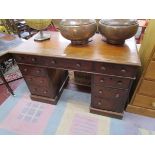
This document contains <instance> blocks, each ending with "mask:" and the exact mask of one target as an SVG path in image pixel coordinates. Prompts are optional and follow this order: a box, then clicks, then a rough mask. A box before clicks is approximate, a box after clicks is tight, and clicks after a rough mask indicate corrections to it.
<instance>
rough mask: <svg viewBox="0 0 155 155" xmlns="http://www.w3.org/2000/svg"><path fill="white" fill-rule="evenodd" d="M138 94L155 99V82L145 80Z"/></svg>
mask: <svg viewBox="0 0 155 155" xmlns="http://www.w3.org/2000/svg"><path fill="white" fill-rule="evenodd" d="M138 92H139V94H144V95H150V96H153V97H155V82H153V81H147V80H143V82H142V83H141V86H140V88H139V91H138Z"/></svg>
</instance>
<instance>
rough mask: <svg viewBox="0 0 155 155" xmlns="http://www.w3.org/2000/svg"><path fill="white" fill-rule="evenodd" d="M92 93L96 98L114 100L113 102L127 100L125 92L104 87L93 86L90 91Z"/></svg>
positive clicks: (126, 92)
mask: <svg viewBox="0 0 155 155" xmlns="http://www.w3.org/2000/svg"><path fill="white" fill-rule="evenodd" d="M92 93H93V94H94V95H95V96H96V97H102V98H108V99H114V100H122V101H124V100H127V96H128V91H127V90H121V89H113V88H106V87H100V86H95V87H94V88H93V89H92Z"/></svg>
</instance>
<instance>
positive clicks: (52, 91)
mask: <svg viewBox="0 0 155 155" xmlns="http://www.w3.org/2000/svg"><path fill="white" fill-rule="evenodd" d="M92 39H93V42H91V43H89V44H88V45H86V46H73V45H71V44H70V42H69V41H68V40H66V39H64V38H63V37H62V36H61V35H60V33H59V32H53V33H51V39H50V40H48V41H44V42H35V41H33V38H32V39H30V40H28V41H27V42H25V43H24V44H22V45H21V46H19V47H17V48H15V49H13V50H11V51H10V53H12V54H13V56H14V57H15V59H16V61H17V63H18V64H19V67H20V69H21V72H22V74H23V75H24V78H25V80H26V82H27V85H28V87H29V89H30V91H31V98H32V99H35V100H38V101H42V102H48V103H52V104H56V101H57V100H56V99H55V97H57V96H60V91H57V90H59V89H60V88H63V87H64V85H63V86H62V83H63V84H64V83H67V82H64V81H65V80H64V79H65V78H66V77H67V76H68V73H67V71H65V70H73V71H79V72H84V73H90V75H91V98H92V100H91V104H90V111H91V112H93V113H97V114H102V115H106V116H107V115H108V116H112V117H116V118H122V116H123V111H124V108H125V106H126V104H127V102H128V98H129V92H130V88H131V86H132V82H133V80H134V79H136V73H137V69H138V67H139V66H140V65H141V64H140V61H139V57H138V54H137V50H136V44H135V40H134V38H131V39H128V40H127V41H126V43H125V45H124V46H114V45H110V44H107V43H105V42H103V41H102V37H101V36H100V35H99V34H96V35H95V36H94V37H93V38H92ZM57 70H61V74H58V75H57V78H53V76H55V75H56V72H57ZM49 72H52V74H49ZM63 77H65V78H63ZM31 79H32V81H33V80H34V79H36V81H38V82H36V83H35V82H32V83H31ZM45 81H46V82H45ZM104 82H105V84H104ZM52 84H54V85H52ZM47 85H49V87H48V86H47ZM72 88H73V87H72ZM74 88H75V87H74ZM51 100H52V102H51Z"/></svg>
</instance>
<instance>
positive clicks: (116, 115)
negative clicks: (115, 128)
mask: <svg viewBox="0 0 155 155" xmlns="http://www.w3.org/2000/svg"><path fill="white" fill-rule="evenodd" d="M90 112H91V113H93V114H99V115H103V116H108V117H112V118H118V119H122V118H123V113H117V112H113V111H107V110H102V109H96V108H93V107H91V106H90Z"/></svg>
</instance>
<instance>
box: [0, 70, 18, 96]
mask: <svg viewBox="0 0 155 155" xmlns="http://www.w3.org/2000/svg"><path fill="white" fill-rule="evenodd" d="M0 76H1V78H2V80H3V82H4V84H5V86H6V87H7V89H8V90H9V92H10V93H11V94H12V95H13V96H14V95H15V94H14V92H13V90H12V89H11V87H10V86H9V84H8V82H7V81H6V80H5V77H4V75H3V73H2V71H1V70H0Z"/></svg>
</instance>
